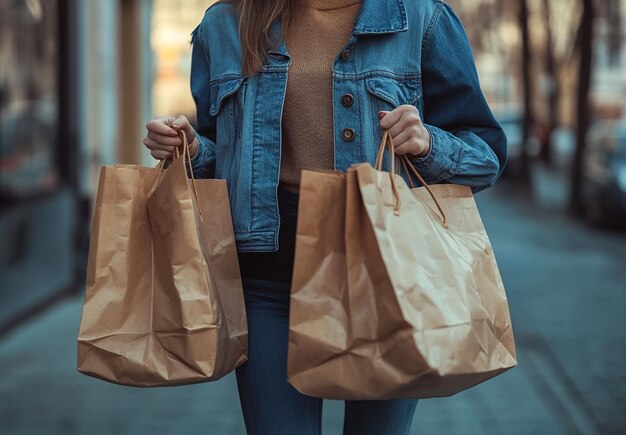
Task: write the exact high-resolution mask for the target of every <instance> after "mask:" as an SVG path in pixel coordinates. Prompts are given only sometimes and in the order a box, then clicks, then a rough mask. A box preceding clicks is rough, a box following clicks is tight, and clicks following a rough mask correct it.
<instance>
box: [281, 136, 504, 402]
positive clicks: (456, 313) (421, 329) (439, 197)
mask: <svg viewBox="0 0 626 435" xmlns="http://www.w3.org/2000/svg"><path fill="white" fill-rule="evenodd" d="M387 139H389V140H390V137H389V136H388V135H387V134H386V133H385V134H384V135H383V143H382V144H381V150H380V152H379V159H378V161H377V163H376V166H377V167H378V169H375V168H372V167H371V166H370V165H369V164H360V165H356V166H354V167H352V168H350V169H349V170H348V173H347V175H346V181H345V198H344V200H343V202H344V204H345V218H344V220H343V224H344V225H345V232H344V233H343V235H344V240H343V249H344V251H343V252H344V255H345V257H344V258H345V260H344V264H345V267H346V272H345V277H340V278H339V282H340V286H342V287H343V288H345V289H346V290H345V291H344V292H343V293H342V299H341V300H337V298H336V296H335V295H333V293H330V292H327V291H325V290H326V289H327V288H330V287H332V280H334V279H337V276H336V275H338V274H335V275H333V276H331V275H326V276H324V275H323V273H316V271H317V270H319V269H320V264H321V263H328V262H329V261H330V260H329V259H327V258H322V259H321V260H320V258H321V255H319V254H318V255H317V256H315V255H311V254H310V253H311V252H317V249H316V246H317V245H320V244H324V243H327V242H326V239H327V237H326V229H327V228H328V226H330V227H333V228H334V227H335V225H336V224H335V223H334V222H333V223H331V222H327V223H326V224H316V223H315V222H314V221H315V220H316V219H318V218H319V215H318V214H315V213H314V212H312V211H311V210H310V208H311V207H309V205H308V203H305V201H307V200H311V197H312V196H313V195H312V194H311V192H314V193H318V194H319V195H324V193H323V192H316V191H312V190H311V189H305V185H304V184H303V186H302V189H303V195H302V196H301V201H302V203H301V205H300V210H299V219H300V220H301V222H302V226H300V222H299V227H298V239H297V240H298V243H297V247H296V264H295V268H294V284H293V289H292V306H291V313H290V326H292V325H293V326H292V328H291V330H290V343H289V345H290V347H289V363H290V364H289V369H290V370H289V381H290V383H291V384H292V385H294V386H295V387H296V388H297V389H298V390H300V391H301V392H303V393H305V394H309V395H313V396H319V397H327V398H334V399H388V398H399V397H413V398H427V397H441V396H449V395H452V394H455V393H457V392H459V391H462V390H465V389H467V388H470V387H471V386H473V385H476V384H478V383H480V382H483V381H485V380H487V379H490V378H492V377H494V376H496V375H498V374H500V373H503V372H504V371H506V370H508V369H510V368H512V367H514V366H515V365H516V356H515V347H514V342H513V335H512V329H511V321H510V316H509V310H508V304H507V299H506V295H505V293H504V288H503V285H502V281H501V279H500V275H499V272H498V268H497V265H496V262H495V259H494V256H493V251H492V249H491V245H490V242H489V239H488V237H487V234H486V232H485V229H484V226H483V224H482V222H481V219H480V216H479V214H478V209H477V207H476V204H475V202H474V199H473V197H472V194H471V190H470V189H469V188H467V187H465V186H458V185H451V184H446V185H437V186H430V187H428V186H426V184H425V183H423V184H424V186H425V187H420V188H417V189H412V188H411V187H409V186H407V184H406V183H405V182H404V180H403V179H402V178H400V177H399V176H397V175H393V176H391V175H390V174H394V170H393V167H392V169H391V171H390V172H383V171H381V170H380V167H381V166H382V151H383V149H384V146H385V145H386V144H387V143H389V147H390V149H391V150H392V149H393V145H392V143H391V142H388V141H387ZM392 155H393V153H392ZM390 161H391V162H392V165H393V162H395V158H392V159H390ZM401 163H402V165H401V166H402V167H404V168H405V170H407V171H409V170H411V171H414V168H413V167H412V166H410V165H409V164H407V161H406V160H404V159H401ZM414 174H415V176H416V177H419V174H417V172H414ZM318 177H319V175H318V174H308V175H307V176H306V177H305V176H303V179H302V181H303V183H307V184H308V182H312V181H316V182H319V180H318ZM419 178H421V177H419ZM421 181H422V182H423V180H421ZM307 192H308V193H309V194H308V195H307V194H306V193H307ZM335 196H337V197H338V195H335ZM318 201H319V200H318ZM337 201H339V199H337ZM343 207H344V206H343V205H342V208H343ZM301 228H302V232H301V231H300V230H301ZM307 228H308V229H309V231H305V230H306V229H307ZM316 228H317V229H319V230H320V231H318V232H315V231H312V230H311V229H316ZM305 240H306V244H307V245H308V248H307V249H306V250H304V249H300V246H301V245H302V244H304V243H305ZM322 240H323V241H324V242H322ZM337 246H339V244H338V243H337ZM326 268H327V269H328V266H327V265H326ZM302 274H306V275H307V276H310V277H312V279H310V280H309V281H305V280H302V279H301V276H302ZM325 280H327V281H328V282H326V283H325V284H323V285H322V284H319V283H318V282H324V281H325ZM312 283H314V284H312ZM311 285H317V287H318V289H319V290H318V293H317V294H315V295H309V296H308V297H307V298H305V299H303V298H300V297H299V295H300V294H301V293H302V292H311V291H312V290H311V289H310V286H311ZM331 301H332V302H331ZM333 304H341V306H342V307H343V309H344V312H345V313H346V315H345V316H343V317H341V318H331V316H332V315H331V314H330V313H324V307H323V306H324V305H333ZM335 311H339V310H337V309H335ZM311 312H313V313H315V314H310V313H311ZM305 313H306V314H305ZM337 336H340V337H342V338H343V339H344V340H343V341H342V342H339V341H337V340H335V341H333V342H332V346H329V345H328V343H329V338H328V337H337ZM309 355H323V356H324V358H323V359H321V358H317V359H312V358H310V356H309Z"/></svg>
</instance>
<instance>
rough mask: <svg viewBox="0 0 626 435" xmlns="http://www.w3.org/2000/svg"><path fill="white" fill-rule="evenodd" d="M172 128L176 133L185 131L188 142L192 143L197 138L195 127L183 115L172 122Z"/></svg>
mask: <svg viewBox="0 0 626 435" xmlns="http://www.w3.org/2000/svg"><path fill="white" fill-rule="evenodd" d="M171 127H172V128H173V129H174V130H176V131H181V130H182V131H184V132H185V134H186V135H187V140H188V141H189V142H190V143H191V142H193V139H194V138H195V136H196V132H195V130H194V129H193V126H192V125H191V123H190V122H189V120H188V119H187V117H186V116H184V115H181V116H179V117H178V118H176V119H175V120H174V122H172V125H171Z"/></svg>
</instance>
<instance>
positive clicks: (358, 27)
mask: <svg viewBox="0 0 626 435" xmlns="http://www.w3.org/2000/svg"><path fill="white" fill-rule="evenodd" d="M407 28H408V26H407V20H406V10H405V9H404V0H363V4H362V5H361V12H359V16H358V18H357V20H356V24H355V25H354V31H353V34H355V35H368V34H382V33H395V32H404V31H406V30H407Z"/></svg>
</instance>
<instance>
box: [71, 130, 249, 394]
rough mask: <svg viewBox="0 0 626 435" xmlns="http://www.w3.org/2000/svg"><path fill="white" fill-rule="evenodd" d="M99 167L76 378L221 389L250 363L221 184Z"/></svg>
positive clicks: (182, 172)
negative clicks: (217, 383) (218, 383)
mask: <svg viewBox="0 0 626 435" xmlns="http://www.w3.org/2000/svg"><path fill="white" fill-rule="evenodd" d="M184 142H185V146H184V153H183V155H182V156H179V155H178V153H176V154H177V155H176V156H175V157H174V158H173V160H172V163H171V164H170V165H169V167H168V168H167V169H164V168H145V167H141V166H132V165H117V166H104V167H102V170H101V174H100V183H99V187H98V194H97V198H96V203H95V211H94V218H93V224H92V231H91V241H90V247H89V261H88V271H87V292H86V297H85V301H84V306H83V313H82V319H81V324H80V332H79V337H78V370H79V371H80V372H82V373H84V374H87V375H90V376H94V377H97V378H101V379H104V380H106V381H110V382H114V383H119V384H124V385H130V386H138V387H149V386H170V385H182V384H189V383H196V382H204V381H212V380H217V379H219V378H220V377H222V376H224V375H225V374H227V373H228V372H230V371H232V370H233V369H234V368H235V367H237V366H238V365H239V364H241V363H243V362H244V361H245V360H246V353H247V323H246V315H245V308H244V301H243V290H242V286H241V279H240V276H239V266H238V262H237V254H236V247H235V238H234V234H233V228H232V220H231V215H230V206H229V201H228V192H227V187H226V182H225V181H222V180H199V179H198V180H195V179H194V178H193V175H192V178H191V180H189V179H188V178H187V173H186V168H185V161H186V159H188V145H187V143H186V140H185V141H184Z"/></svg>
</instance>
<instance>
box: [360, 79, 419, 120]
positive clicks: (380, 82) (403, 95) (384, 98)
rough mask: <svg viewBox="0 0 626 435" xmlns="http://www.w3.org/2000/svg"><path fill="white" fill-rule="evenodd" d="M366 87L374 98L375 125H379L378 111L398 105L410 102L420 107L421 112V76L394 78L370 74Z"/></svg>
mask: <svg viewBox="0 0 626 435" xmlns="http://www.w3.org/2000/svg"><path fill="white" fill-rule="evenodd" d="M365 87H366V89H367V92H368V94H369V95H370V96H371V98H372V103H373V104H372V107H373V108H374V109H375V110H374V113H373V114H372V115H373V117H374V125H378V112H380V111H392V110H393V109H395V108H397V107H398V106H402V105H405V104H410V105H412V106H415V107H417V108H418V110H419V111H420V114H421V105H422V101H421V100H422V98H421V87H420V78H419V76H415V77H411V78H392V77H388V76H370V77H367V78H366V79H365Z"/></svg>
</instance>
